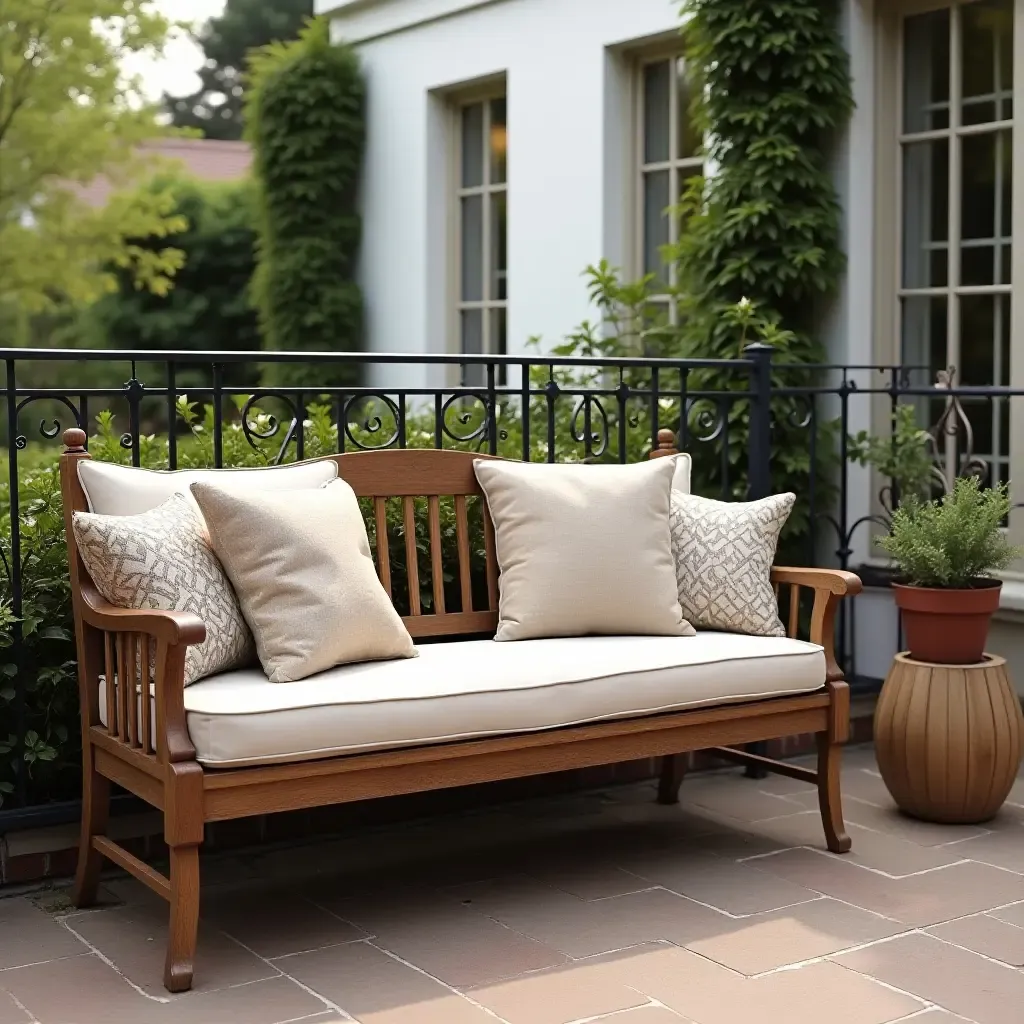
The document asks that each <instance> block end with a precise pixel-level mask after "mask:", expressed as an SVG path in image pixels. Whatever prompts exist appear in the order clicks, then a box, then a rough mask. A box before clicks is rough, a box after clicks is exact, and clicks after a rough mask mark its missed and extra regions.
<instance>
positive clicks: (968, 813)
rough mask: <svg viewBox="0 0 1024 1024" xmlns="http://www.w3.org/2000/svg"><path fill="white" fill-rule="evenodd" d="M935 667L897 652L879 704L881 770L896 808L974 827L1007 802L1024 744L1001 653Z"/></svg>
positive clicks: (1021, 721) (1017, 705)
mask: <svg viewBox="0 0 1024 1024" xmlns="http://www.w3.org/2000/svg"><path fill="white" fill-rule="evenodd" d="M986 658H987V660H986V661H985V662H982V663H980V664H977V665H932V664H928V663H926V662H918V661H913V660H911V658H910V657H909V656H908V655H906V654H898V655H897V656H896V659H895V661H894V662H893V665H892V668H891V669H890V671H889V675H888V677H887V678H886V681H885V684H884V685H883V687H882V692H881V694H880V695H879V698H878V704H877V706H876V709H875V749H876V753H877V756H878V768H879V771H880V772H881V774H882V778H883V779H884V781H885V784H886V786H887V787H888V789H889V792H890V793H891V794H892V797H893V799H894V800H895V801H896V803H897V805H898V806H899V807H900V808H901V809H902V810H903V811H905V812H906V813H907V814H910V815H913V816H914V817H915V818H921V819H923V820H925V821H935V822H944V823H950V824H976V823H979V822H984V821H988V820H989V819H990V818H992V817H993V816H994V815H995V814H996V812H997V811H998V810H999V808H1000V807H1002V805H1003V802H1004V801H1005V800H1006V797H1007V795H1008V794H1009V792H1010V788H1011V787H1012V786H1013V783H1014V781H1015V779H1016V777H1017V771H1018V769H1019V767H1020V761H1021V755H1022V749H1024V716H1022V714H1021V708H1020V702H1019V701H1018V699H1017V696H1016V693H1015V691H1014V689H1013V686H1012V684H1011V682H1010V679H1009V676H1008V674H1007V671H1006V662H1005V660H1004V659H1003V658H999V657H995V656H992V655H987V656H986Z"/></svg>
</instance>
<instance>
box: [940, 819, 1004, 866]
mask: <svg viewBox="0 0 1024 1024" xmlns="http://www.w3.org/2000/svg"><path fill="white" fill-rule="evenodd" d="M942 849H943V850H945V851H946V852H947V853H952V854H956V856H958V857H965V858H968V859H970V860H976V861H979V862H980V863H982V864H993V865H995V866H996V867H999V868H1004V869H1005V870H1007V871H1016V872H1017V873H1018V874H1024V826H1022V825H1018V824H1016V823H1011V824H1010V825H1009V827H1006V828H1002V829H1000V830H999V831H998V832H989V833H986V834H985V835H982V836H978V837H977V838H975V839H966V840H964V841H963V842H961V843H950V844H948V845H947V846H944V847H943V848H942Z"/></svg>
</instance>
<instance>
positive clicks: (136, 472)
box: [78, 459, 338, 516]
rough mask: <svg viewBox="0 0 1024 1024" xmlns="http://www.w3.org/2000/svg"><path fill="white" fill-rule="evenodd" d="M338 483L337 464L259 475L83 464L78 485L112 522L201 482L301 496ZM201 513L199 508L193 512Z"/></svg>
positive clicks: (93, 508) (268, 469)
mask: <svg viewBox="0 0 1024 1024" xmlns="http://www.w3.org/2000/svg"><path fill="white" fill-rule="evenodd" d="M337 478H338V464H337V462H335V461H334V459H317V460H315V461H311V462H298V463H295V464H293V465H291V466H261V467H258V468H256V469H181V470H175V471H173V472H167V471H160V470H153V469H138V468H137V467H135V466H118V465H115V464H113V463H110V462H97V461H94V460H92V459H81V460H79V463H78V479H79V482H80V483H81V485H82V490H83V491H85V500H86V501H87V502H88V503H89V511H90V512H98V513H100V514H101V515H107V516H134V515H138V514H139V513H140V512H148V511H149V510H150V509H154V508H156V507H157V505H159V504H160V503H161V502H164V501H166V500H167V499H168V498H169V497H170V496H171V495H172V494H184V495H185V496H186V497H187V498H188V500H189V501H191V500H192V495H191V494H190V493H189V487H190V486H191V485H192V484H194V483H198V482H203V481H206V482H210V483H221V484H223V485H224V486H225V487H231V488H232V490H236V491H237V490H242V489H243V488H244V489H245V490H248V491H255V490H260V491H297V490H303V489H305V488H309V487H320V486H322V485H323V484H325V483H329V482H330V481H331V480H336V479H337ZM193 507H195V506H193Z"/></svg>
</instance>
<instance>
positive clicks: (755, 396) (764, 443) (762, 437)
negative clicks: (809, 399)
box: [743, 342, 774, 779]
mask: <svg viewBox="0 0 1024 1024" xmlns="http://www.w3.org/2000/svg"><path fill="white" fill-rule="evenodd" d="M773 351H774V349H773V348H772V346H771V345H765V344H763V343H762V342H757V343H755V344H753V345H747V346H746V348H744V350H743V354H744V355H745V356H746V357H747V359H749V360H750V361H751V363H752V364H753V365H752V366H751V368H750V391H751V395H750V426H749V432H748V434H747V458H748V460H749V461H748V466H747V500H748V501H756V500H757V499H758V498H767V497H768V495H769V494H771V493H772V406H771V401H772V352H773ZM747 749H748V750H749V751H750V752H751V753H752V754H759V755H760V756H761V757H764V756H766V754H767V744H766V743H751V744H749V745H748V747H747ZM746 776H747V778H748V779H764V778H767V776H768V773H767V772H766V771H765V770H764V769H763V768H757V767H754V766H753V765H751V766H749V767H748V768H747V770H746Z"/></svg>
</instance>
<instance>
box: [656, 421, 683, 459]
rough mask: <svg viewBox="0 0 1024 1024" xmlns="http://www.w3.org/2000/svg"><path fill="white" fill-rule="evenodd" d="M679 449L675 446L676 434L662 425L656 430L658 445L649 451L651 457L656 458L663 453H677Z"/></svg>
mask: <svg viewBox="0 0 1024 1024" xmlns="http://www.w3.org/2000/svg"><path fill="white" fill-rule="evenodd" d="M678 454H679V451H678V449H677V448H676V435H675V434H674V433H673V432H672V431H671V430H669V429H668V427H662V428H661V430H659V431H658V447H657V448H655V449H654V451H652V452H651V458H652V459H657V458H661V457H662V456H664V455H678Z"/></svg>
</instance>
